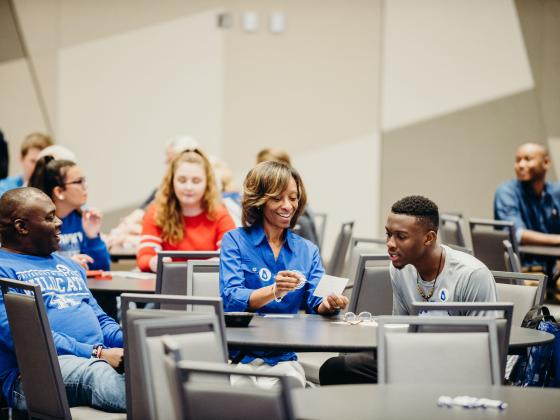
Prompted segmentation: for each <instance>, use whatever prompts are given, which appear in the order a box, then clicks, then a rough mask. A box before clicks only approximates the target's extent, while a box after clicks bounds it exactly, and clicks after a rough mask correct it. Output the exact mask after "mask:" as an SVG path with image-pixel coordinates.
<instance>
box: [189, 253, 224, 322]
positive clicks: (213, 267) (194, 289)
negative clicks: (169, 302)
mask: <svg viewBox="0 0 560 420" xmlns="http://www.w3.org/2000/svg"><path fill="white" fill-rule="evenodd" d="M187 295H188V296H206V297H219V296H220V262H219V261H218V260H211V261H189V262H188V263H187ZM192 309H193V310H195V311H203V310H205V308H199V307H197V306H195V307H193V308H192Z"/></svg>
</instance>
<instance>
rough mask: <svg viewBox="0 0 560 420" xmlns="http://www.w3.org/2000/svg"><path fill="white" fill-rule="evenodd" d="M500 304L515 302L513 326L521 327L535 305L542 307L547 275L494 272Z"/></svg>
mask: <svg viewBox="0 0 560 420" xmlns="http://www.w3.org/2000/svg"><path fill="white" fill-rule="evenodd" d="M492 275H493V276H494V280H496V292H497V293H498V300H499V301H500V302H513V325H515V326H517V327H519V326H521V323H522V321H523V318H524V317H525V315H526V314H527V312H528V311H529V309H531V308H532V307H533V306H535V305H542V303H543V299H544V293H545V290H546V280H547V277H546V275H545V274H532V273H531V274H529V273H512V272H504V271H492Z"/></svg>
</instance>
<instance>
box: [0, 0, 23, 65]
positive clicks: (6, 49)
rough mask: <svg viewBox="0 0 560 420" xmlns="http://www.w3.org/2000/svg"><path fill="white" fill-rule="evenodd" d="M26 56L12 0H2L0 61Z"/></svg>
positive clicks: (0, 7) (0, 1) (0, 11)
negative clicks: (14, 15)
mask: <svg viewBox="0 0 560 420" xmlns="http://www.w3.org/2000/svg"><path fill="white" fill-rule="evenodd" d="M23 57H25V54H24V51H23V47H22V45H21V43H20V39H19V34H18V31H17V26H16V21H15V20H14V17H13V13H12V8H11V6H10V0H0V62H2V61H8V60H16V59H18V58H23Z"/></svg>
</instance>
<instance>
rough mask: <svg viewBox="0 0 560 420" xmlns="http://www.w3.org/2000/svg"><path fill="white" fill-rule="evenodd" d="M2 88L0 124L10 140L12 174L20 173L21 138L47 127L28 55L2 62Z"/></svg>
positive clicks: (0, 71) (0, 84) (0, 83)
mask: <svg viewBox="0 0 560 420" xmlns="http://www.w3.org/2000/svg"><path fill="white" fill-rule="evenodd" d="M0 90H1V91H2V93H1V94H0V116H2V120H1V121H0V123H1V127H0V128H1V129H2V131H3V132H4V135H5V136H6V139H8V141H9V150H10V175H17V174H20V173H21V166H20V164H19V154H20V144H21V141H22V140H23V139H24V137H25V136H26V135H27V134H29V133H30V132H32V131H44V130H45V123H44V120H43V116H42V114H41V110H40V108H39V105H38V102H37V96H36V95H35V90H34V89H33V83H32V81H31V77H30V75H29V67H28V65H27V62H26V60H25V59H19V60H12V61H6V62H4V63H1V64H0Z"/></svg>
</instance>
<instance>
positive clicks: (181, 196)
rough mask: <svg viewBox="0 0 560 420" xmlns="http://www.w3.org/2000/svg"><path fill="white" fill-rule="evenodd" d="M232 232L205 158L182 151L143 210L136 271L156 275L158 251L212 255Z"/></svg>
mask: <svg viewBox="0 0 560 420" xmlns="http://www.w3.org/2000/svg"><path fill="white" fill-rule="evenodd" d="M234 228H235V223H234V222H233V220H232V218H231V216H230V215H229V213H228V211H227V210H226V208H225V207H224V206H223V205H222V203H221V200H220V194H219V192H218V190H217V184H216V181H215V179H214V173H213V170H212V167H211V165H210V162H209V161H208V158H207V157H206V155H205V154H204V153H203V152H202V151H201V150H199V149H191V150H185V151H184V152H182V153H181V154H180V155H178V156H177V157H176V158H175V159H173V160H172V161H171V163H170V165H169V166H168V167H167V171H166V173H165V176H164V178H163V181H162V183H161V186H160V188H159V190H158V192H157V194H156V199H155V201H154V203H153V204H151V205H150V206H149V207H148V209H147V210H146V214H145V215H144V220H143V223H142V236H141V238H140V246H139V248H138V254H137V257H136V261H137V263H138V267H140V269H141V270H142V271H156V268H157V255H156V251H158V250H169V251H173V250H181V251H215V250H217V249H219V248H220V244H221V241H222V236H224V234H225V233H226V232H227V231H229V230H231V229H234Z"/></svg>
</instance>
